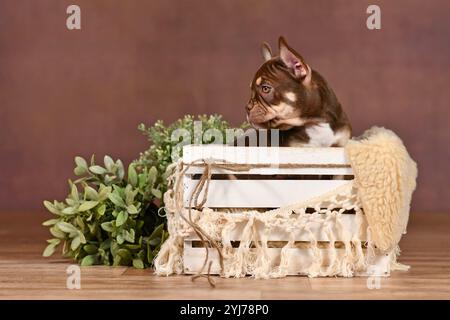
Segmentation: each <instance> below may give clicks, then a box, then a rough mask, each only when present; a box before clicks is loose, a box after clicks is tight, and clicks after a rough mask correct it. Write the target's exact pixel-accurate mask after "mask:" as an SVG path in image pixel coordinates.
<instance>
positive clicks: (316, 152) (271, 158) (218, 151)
mask: <svg viewBox="0 0 450 320" xmlns="http://www.w3.org/2000/svg"><path fill="white" fill-rule="evenodd" d="M210 158H212V159H220V160H224V161H227V162H231V163H240V164H243V163H245V164H273V165H274V167H276V164H303V165H311V164H313V165H347V166H348V165H349V164H350V163H349V161H348V159H347V157H346V155H345V150H344V148H291V147H279V148H270V147H233V146H226V145H217V144H209V145H187V146H184V147H183V162H184V163H191V162H193V161H196V160H199V159H210Z"/></svg>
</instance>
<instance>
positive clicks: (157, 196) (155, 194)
mask: <svg viewBox="0 0 450 320" xmlns="http://www.w3.org/2000/svg"><path fill="white" fill-rule="evenodd" d="M152 194H153V195H154V196H155V197H156V198H158V199H161V198H162V193H161V191H160V190H158V189H152Z"/></svg>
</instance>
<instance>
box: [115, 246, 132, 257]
mask: <svg viewBox="0 0 450 320" xmlns="http://www.w3.org/2000/svg"><path fill="white" fill-rule="evenodd" d="M117 254H118V255H119V256H120V257H121V258H123V259H124V260H131V253H130V251H129V250H127V249H123V248H122V249H119V250H117Z"/></svg>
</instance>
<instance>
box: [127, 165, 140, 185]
mask: <svg viewBox="0 0 450 320" xmlns="http://www.w3.org/2000/svg"><path fill="white" fill-rule="evenodd" d="M128 182H129V183H130V184H131V185H132V186H133V187H136V186H137V183H138V176H137V173H136V169H135V168H134V165H133V164H130V165H129V166H128Z"/></svg>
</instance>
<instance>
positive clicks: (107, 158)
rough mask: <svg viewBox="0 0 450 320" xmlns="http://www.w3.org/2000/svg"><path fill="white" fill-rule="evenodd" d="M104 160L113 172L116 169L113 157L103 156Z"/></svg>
mask: <svg viewBox="0 0 450 320" xmlns="http://www.w3.org/2000/svg"><path fill="white" fill-rule="evenodd" d="M103 162H104V163H105V168H106V169H107V170H108V171H109V172H112V171H113V169H114V160H113V159H111V157H110V156H105V157H104V158H103Z"/></svg>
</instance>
